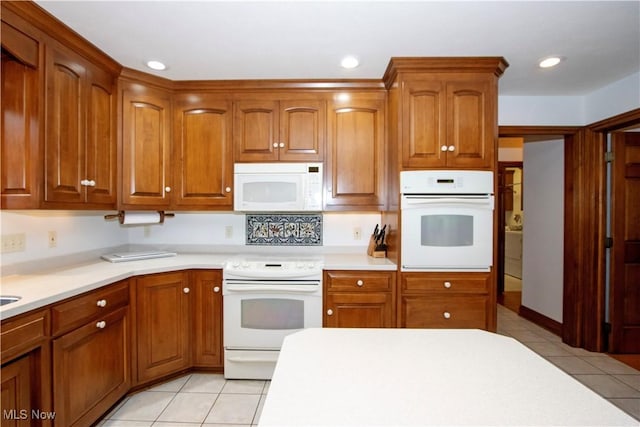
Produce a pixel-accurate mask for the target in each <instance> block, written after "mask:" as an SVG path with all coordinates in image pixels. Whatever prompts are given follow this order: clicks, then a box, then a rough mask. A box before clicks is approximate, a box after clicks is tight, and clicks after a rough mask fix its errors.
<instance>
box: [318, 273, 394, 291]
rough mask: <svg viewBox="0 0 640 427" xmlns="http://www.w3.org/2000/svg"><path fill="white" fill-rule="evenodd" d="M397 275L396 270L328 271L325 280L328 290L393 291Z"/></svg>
mask: <svg viewBox="0 0 640 427" xmlns="http://www.w3.org/2000/svg"><path fill="white" fill-rule="evenodd" d="M395 277H396V274H395V273H394V272H378V271H376V272H371V271H326V272H325V275H324V280H325V283H326V289H327V291H351V292H353V291H354V290H357V289H361V290H363V291H391V290H392V289H393V285H394V282H395Z"/></svg>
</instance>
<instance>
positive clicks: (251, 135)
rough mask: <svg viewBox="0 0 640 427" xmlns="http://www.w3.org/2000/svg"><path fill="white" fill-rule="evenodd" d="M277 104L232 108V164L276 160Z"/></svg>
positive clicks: (241, 103)
mask: <svg viewBox="0 0 640 427" xmlns="http://www.w3.org/2000/svg"><path fill="white" fill-rule="evenodd" d="M278 108H279V103H278V101H239V102H236V103H235V106H234V109H235V110H234V117H235V118H234V124H233V139H234V147H235V161H242V162H247V161H256V162H259V161H272V160H277V159H278V149H277V147H274V146H273V144H274V143H278V142H279V141H278V123H279V116H278Z"/></svg>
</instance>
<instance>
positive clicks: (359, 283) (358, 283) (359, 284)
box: [356, 280, 364, 286]
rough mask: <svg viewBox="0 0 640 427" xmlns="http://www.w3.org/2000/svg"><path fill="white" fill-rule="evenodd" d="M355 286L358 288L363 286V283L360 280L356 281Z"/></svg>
mask: <svg viewBox="0 0 640 427" xmlns="http://www.w3.org/2000/svg"><path fill="white" fill-rule="evenodd" d="M356 285H358V286H362V285H364V282H363V281H362V280H358V281H357V282H356Z"/></svg>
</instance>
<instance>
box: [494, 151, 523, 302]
mask: <svg viewBox="0 0 640 427" xmlns="http://www.w3.org/2000/svg"><path fill="white" fill-rule="evenodd" d="M523 178H524V175H523V162H522V161H501V162H498V212H499V221H498V223H499V224H498V227H499V238H498V240H499V243H498V247H499V250H498V252H499V254H500V255H499V256H500V261H501V262H500V264H499V277H498V289H499V292H498V302H499V303H500V304H502V305H504V306H505V307H506V308H508V309H510V310H512V311H514V312H516V313H519V312H520V305H521V302H522V237H523V233H524V226H523V219H524V205H523V200H524V199H523V188H524V186H523Z"/></svg>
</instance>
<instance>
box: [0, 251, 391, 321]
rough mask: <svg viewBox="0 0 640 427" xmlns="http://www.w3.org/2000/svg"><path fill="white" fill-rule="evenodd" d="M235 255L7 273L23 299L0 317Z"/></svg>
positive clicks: (350, 259) (368, 260)
mask: <svg viewBox="0 0 640 427" xmlns="http://www.w3.org/2000/svg"><path fill="white" fill-rule="evenodd" d="M266 251H269V249H266ZM266 253H268V252H266ZM235 255H237V254H235V253H197V254H188V253H185V254H183V253H179V254H178V255H177V256H175V257H167V258H157V259H148V260H140V261H128V262H120V263H110V262H107V261H103V260H101V259H96V260H95V261H89V262H85V263H82V264H77V265H69V266H66V267H62V268H56V269H52V270H48V271H39V272H38V273H35V274H16V275H11V276H4V277H2V278H1V282H0V294H2V295H3V296H5V295H17V296H21V297H22V298H21V299H20V300H19V301H17V302H14V303H11V304H7V305H4V306H1V307H0V319H1V320H4V319H7V318H9V317H12V316H16V315H18V314H22V313H26V312H27V311H29V310H33V309H36V308H40V307H44V306H46V305H48V304H51V303H55V302H57V301H61V300H63V299H65V298H69V297H73V296H76V295H80V294H82V293H84V292H88V291H91V290H94V289H97V288H99V287H101V286H104V285H108V284H110V283H114V282H116V281H118V280H122V279H127V278H129V277H132V276H138V275H142V274H151V273H161V272H167V271H175V270H187V269H217V268H222V266H223V263H224V262H225V261H226V260H227V259H229V258H231V257H233V256H235ZM319 257H322V258H324V269H325V270H329V269H331V270H396V265H395V264H394V263H392V262H391V261H389V260H388V259H386V258H372V257H369V256H367V255H366V254H351V253H348V254H322V255H319Z"/></svg>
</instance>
